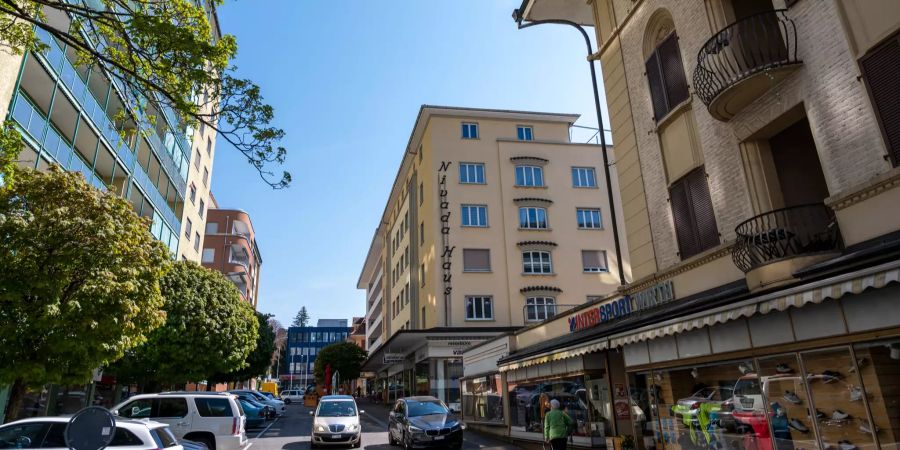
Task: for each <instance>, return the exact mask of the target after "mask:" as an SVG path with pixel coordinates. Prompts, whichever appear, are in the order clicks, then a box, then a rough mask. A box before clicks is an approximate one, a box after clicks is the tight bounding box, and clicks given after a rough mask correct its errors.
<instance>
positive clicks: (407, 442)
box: [403, 432, 412, 450]
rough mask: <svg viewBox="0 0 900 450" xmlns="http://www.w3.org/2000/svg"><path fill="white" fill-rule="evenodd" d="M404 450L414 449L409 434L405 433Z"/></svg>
mask: <svg viewBox="0 0 900 450" xmlns="http://www.w3.org/2000/svg"><path fill="white" fill-rule="evenodd" d="M403 448H404V449H406V450H411V449H412V445H410V442H409V434H407V433H406V432H404V433H403Z"/></svg>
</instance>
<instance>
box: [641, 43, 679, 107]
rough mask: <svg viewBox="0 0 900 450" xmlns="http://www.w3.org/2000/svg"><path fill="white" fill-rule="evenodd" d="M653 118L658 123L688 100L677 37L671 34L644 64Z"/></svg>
mask: <svg viewBox="0 0 900 450" xmlns="http://www.w3.org/2000/svg"><path fill="white" fill-rule="evenodd" d="M645 64H646V65H645V69H646V72H645V73H646V74H647V82H648V83H649V84H650V99H651V101H652V103H653V118H654V119H656V121H657V122H658V121H659V120H660V119H662V118H663V117H665V116H666V114H668V113H669V112H670V111H672V110H673V109H675V107H676V106H678V105H679V104H681V102H683V101H685V100H687V99H688V85H687V81H686V80H685V78H684V65H683V64H682V62H681V51H680V50H679V48H678V36H677V35H676V34H675V33H672V34H670V35H669V37H667V38H666V39H665V40H663V42H662V43H661V44H659V46H658V47H656V49H655V50H653V53H652V54H650V57H649V58H648V59H647V61H646V63H645Z"/></svg>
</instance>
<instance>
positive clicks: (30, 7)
mask: <svg viewBox="0 0 900 450" xmlns="http://www.w3.org/2000/svg"><path fill="white" fill-rule="evenodd" d="M211 3H212V5H213V6H218V5H221V4H222V0H212V2H211ZM202 4H205V2H195V1H194V0H95V1H88V2H71V1H69V0H15V1H11V0H2V1H0V44H2V46H3V47H4V49H7V50H11V51H12V52H14V53H23V52H25V51H42V50H43V49H45V48H46V47H47V42H44V41H42V40H41V39H39V38H38V36H37V35H36V34H35V32H34V30H35V29H40V30H42V31H43V32H46V33H48V34H49V35H50V36H51V37H52V38H53V39H56V40H57V42H59V43H60V44H63V45H66V46H68V48H70V49H72V51H74V53H75V54H76V55H77V64H78V65H82V66H91V67H93V68H95V70H97V69H99V70H100V71H102V72H103V73H104V74H105V75H106V76H107V77H109V78H110V79H111V80H113V81H115V82H116V84H117V85H119V86H120V87H121V89H122V90H124V93H123V95H124V98H123V99H122V100H123V102H124V103H126V106H127V111H129V113H126V112H125V111H126V110H123V111H122V116H121V117H118V118H117V123H119V124H120V125H121V124H123V123H127V122H129V121H132V122H135V123H138V124H142V125H147V126H143V127H138V128H143V129H146V128H148V126H153V125H154V124H155V123H156V119H157V118H158V117H159V116H160V114H164V112H163V111H166V110H168V109H171V110H172V111H174V112H175V113H176V114H178V115H179V116H180V117H181V118H182V119H183V120H184V121H185V123H184V124H183V125H185V126H199V125H200V124H204V125H205V126H208V127H212V128H213V129H215V130H216V131H217V132H218V137H219V138H221V139H223V140H225V141H227V142H228V143H229V144H231V145H232V146H234V147H235V148H236V149H237V150H238V151H240V152H241V153H242V154H243V155H244V157H245V158H246V159H247V161H248V162H249V163H250V164H251V165H252V166H253V167H254V168H255V169H256V170H257V171H258V172H259V174H260V176H261V177H262V178H263V180H264V181H265V182H266V183H268V184H269V185H271V186H272V187H274V188H283V187H286V186H288V185H289V183H290V181H291V175H290V173H288V172H282V173H281V174H276V173H275V172H273V169H272V166H273V165H276V166H277V165H281V164H282V163H283V162H284V160H285V156H286V153H287V151H286V150H285V148H284V147H282V146H281V145H280V142H281V139H282V138H283V137H284V130H282V129H280V128H277V127H275V126H273V125H272V121H273V119H274V117H275V116H274V110H273V108H272V107H271V106H270V105H269V104H267V103H266V102H265V101H264V99H263V97H262V94H261V91H260V88H259V86H257V85H256V84H254V83H253V82H252V81H250V80H247V79H241V78H239V77H236V76H235V74H236V71H237V69H236V67H234V66H231V65H230V61H231V60H232V59H233V58H234V56H235V55H236V53H237V42H236V40H235V38H234V36H230V35H223V36H219V32H218V26H217V24H216V22H215V15H214V14H211V13H210V12H208V11H206V10H205V9H204V8H203V7H202V6H200V5H202ZM43 32H42V34H44V33H43ZM126 129H132V128H129V127H124V126H123V127H122V130H126ZM180 131H184V130H183V129H182V130H180ZM124 132H125V131H123V133H124Z"/></svg>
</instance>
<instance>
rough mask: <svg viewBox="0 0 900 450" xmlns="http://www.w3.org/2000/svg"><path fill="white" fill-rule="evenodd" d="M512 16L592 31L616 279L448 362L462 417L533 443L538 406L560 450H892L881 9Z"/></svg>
mask: <svg viewBox="0 0 900 450" xmlns="http://www.w3.org/2000/svg"><path fill="white" fill-rule="evenodd" d="M516 16H517V17H521V18H522V23H523V24H524V23H535V22H537V23H540V22H541V21H546V20H555V21H559V20H564V21H569V22H570V23H572V24H578V25H582V26H588V27H593V32H594V33H595V35H596V39H597V43H598V44H597V45H598V47H599V48H598V49H597V51H596V53H594V54H593V55H591V56H590V58H592V59H594V60H596V61H598V62H599V63H600V66H601V67H602V73H603V80H602V81H603V85H604V88H605V90H606V98H607V101H608V106H609V111H610V120H611V124H610V125H611V128H612V135H613V139H614V140H615V143H616V156H617V158H616V163H615V169H616V172H617V174H618V180H619V185H620V186H621V198H622V202H623V208H624V212H623V216H624V217H625V227H624V229H625V231H624V232H625V235H626V236H627V241H628V244H629V246H628V248H629V254H630V260H631V264H632V270H633V280H632V281H631V282H630V283H629V284H628V285H627V286H624V287H623V288H621V289H619V291H618V292H616V293H614V294H612V295H610V296H608V297H606V298H604V299H600V300H599V301H597V302H595V303H591V304H589V305H585V306H583V307H581V308H577V309H575V310H573V311H571V312H569V313H566V314H561V315H559V316H557V317H555V318H554V319H551V320H549V321H546V322H544V323H541V324H538V325H535V326H531V327H528V328H525V329H523V330H520V331H518V332H516V333H512V334H510V335H507V336H503V337H501V338H497V339H494V340H492V341H489V342H486V343H482V344H481V345H479V346H475V347H471V348H469V349H468V350H467V351H466V352H465V355H464V359H465V366H464V368H465V377H466V378H465V380H464V383H463V398H464V402H463V413H464V415H465V416H466V417H467V418H468V419H469V420H471V421H472V423H477V422H481V423H482V424H484V426H485V428H486V429H489V430H492V431H495V432H498V433H500V434H506V435H508V436H511V437H515V438H520V439H537V440H539V439H541V436H540V434H539V430H540V426H541V417H542V414H543V413H542V411H543V409H542V406H541V405H543V400H541V399H542V398H543V397H544V396H545V397H547V398H557V399H559V400H560V401H561V402H563V403H564V404H566V405H568V406H569V407H570V415H571V416H573V417H576V418H577V419H578V424H579V427H578V430H577V432H576V435H575V437H574V443H575V445H577V446H585V447H603V446H611V445H616V442H615V439H614V437H615V436H621V435H628V436H631V437H633V438H634V441H635V445H636V447H637V448H640V449H663V448H665V449H667V450H668V449H676V450H682V449H684V450H688V449H692V448H713V447H722V448H737V449H751V448H752V449H762V448H765V449H773V448H778V449H788V448H792V449H793V448H810V449H812V448H816V449H828V448H841V449H842V450H853V449H858V448H864V447H865V448H895V447H896V445H897V442H898V438H900V420H898V419H897V417H898V415H897V411H896V406H895V405H896V404H897V401H898V394H897V391H896V390H895V388H894V386H895V383H894V381H892V380H894V379H896V375H894V374H896V373H897V372H896V371H897V370H898V368H900V363H898V361H900V308H898V302H900V287H898V285H897V282H898V280H900V210H898V208H897V205H898V204H900V168H898V165H900V138H898V136H900V115H898V109H897V108H898V105H900V81H898V72H897V68H898V67H900V36H898V30H900V4H898V3H897V2H892V1H851V0H836V1H815V0H791V1H782V0H771V1H769V0H740V1H738V0H683V1H675V0H668V1H664V0H637V1H632V0H589V1H583V0H526V1H524V2H523V3H522V5H521V7H520V8H519V9H518V10H517V14H516ZM560 32H570V31H569V30H565V29H564V28H561V31H560ZM585 95H590V93H589V91H588V90H587V89H586V91H585ZM579 393H580V394H579ZM498 397H499V400H498ZM767 418H768V419H767ZM608 438H609V439H608Z"/></svg>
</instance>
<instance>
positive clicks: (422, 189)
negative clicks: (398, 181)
mask: <svg viewBox="0 0 900 450" xmlns="http://www.w3.org/2000/svg"><path fill="white" fill-rule="evenodd" d="M424 201H425V184H424V183H419V206H422V202H424Z"/></svg>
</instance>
